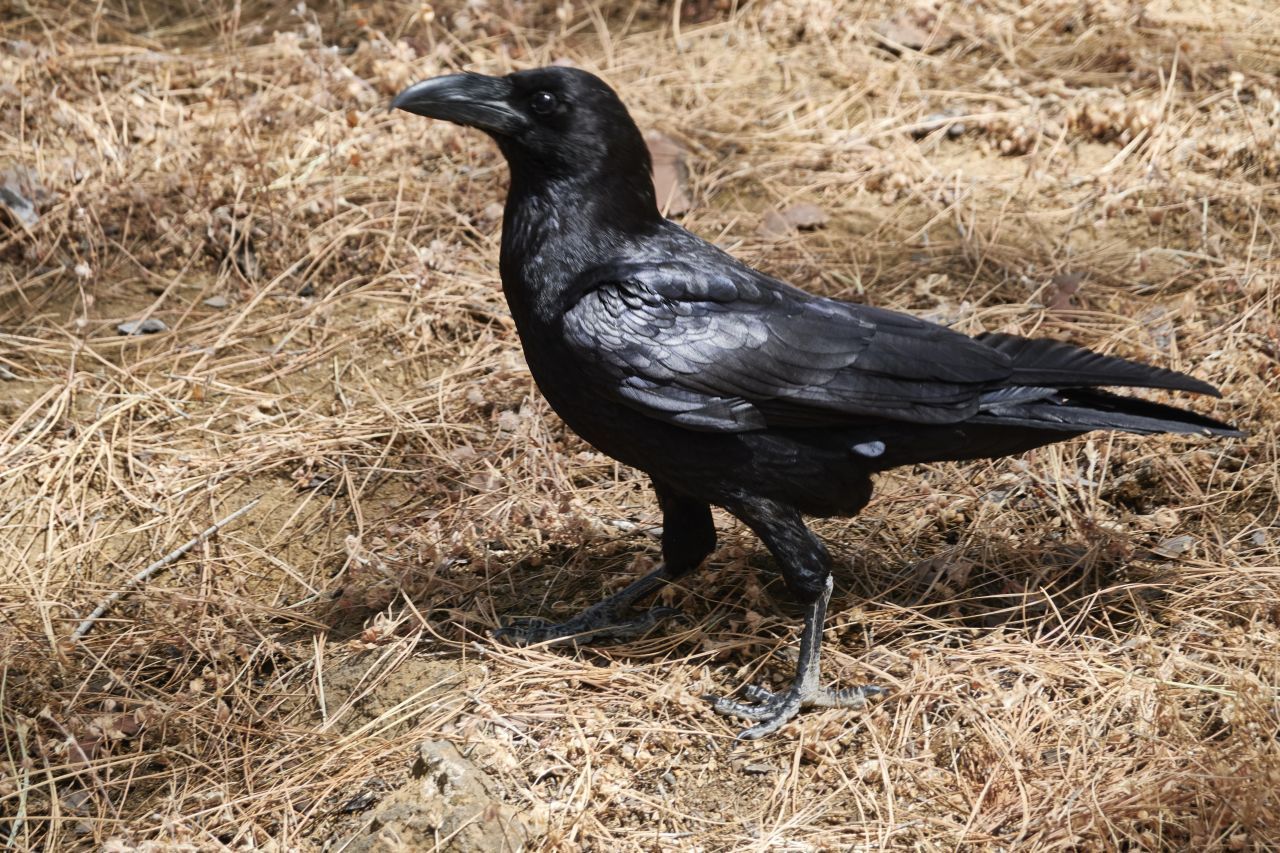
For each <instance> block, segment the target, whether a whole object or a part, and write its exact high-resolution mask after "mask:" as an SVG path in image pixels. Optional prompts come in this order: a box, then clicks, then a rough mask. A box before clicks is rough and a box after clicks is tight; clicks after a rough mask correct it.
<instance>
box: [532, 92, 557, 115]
mask: <svg viewBox="0 0 1280 853" xmlns="http://www.w3.org/2000/svg"><path fill="white" fill-rule="evenodd" d="M529 109H531V110H533V111H534V112H535V113H536V114H537V115H540V116H549V115H551V114H552V113H553V112H555V109H556V96H555V95H553V94H551V93H550V92H534V93H533V97H532V98H530V99H529Z"/></svg>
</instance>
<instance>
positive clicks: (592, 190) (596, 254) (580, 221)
mask: <svg viewBox="0 0 1280 853" xmlns="http://www.w3.org/2000/svg"><path fill="white" fill-rule="evenodd" d="M654 198H655V197H654V191H653V180H652V179H651V178H650V177H649V174H648V172H647V171H644V172H640V171H639V170H630V171H628V170H613V171H605V170H600V171H595V170H591V171H584V172H582V173H579V174H575V175H571V176H551V175H546V174H542V173H539V172H537V171H536V170H534V169H530V168H522V167H521V166H520V165H518V164H512V169H511V189H510V191H509V192H508V194H507V205H506V211H505V213H504V216H503V224H502V256H501V263H500V267H501V271H502V285H503V290H504V291H505V293H506V297H507V302H508V304H509V305H510V307H511V312H512V314H513V316H514V317H515V320H516V323H517V325H520V326H521V327H522V333H523V329H524V327H525V326H527V325H528V324H529V323H556V322H558V319H559V317H560V316H561V314H562V313H563V312H564V311H565V310H567V309H568V308H569V307H570V306H571V305H572V304H573V302H574V301H575V299H576V297H577V296H578V295H579V294H577V293H575V292H574V290H575V287H578V286H581V275H582V273H583V272H585V271H587V270H589V269H591V268H592V267H594V266H598V265H600V264H603V263H606V262H607V261H609V260H610V259H612V258H615V257H617V255H618V253H619V250H620V249H622V247H624V246H626V245H628V244H630V243H633V242H634V241H635V240H636V239H637V238H639V237H642V236H643V235H645V234H647V233H650V232H652V231H653V230H655V229H657V228H659V227H660V226H661V224H662V223H663V222H664V220H663V217H662V214H661V213H660V212H659V211H658V206H657V204H656V202H655V200H654Z"/></svg>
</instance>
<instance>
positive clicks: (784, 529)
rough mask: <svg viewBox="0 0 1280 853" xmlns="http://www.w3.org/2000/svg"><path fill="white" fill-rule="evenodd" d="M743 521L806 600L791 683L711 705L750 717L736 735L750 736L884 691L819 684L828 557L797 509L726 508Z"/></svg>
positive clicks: (763, 506) (751, 688) (858, 702)
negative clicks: (806, 711) (800, 715)
mask: <svg viewBox="0 0 1280 853" xmlns="http://www.w3.org/2000/svg"><path fill="white" fill-rule="evenodd" d="M732 511H733V512H734V514H735V515H737V516H738V517H739V518H741V519H742V520H743V521H744V522H746V523H747V524H748V525H749V526H750V527H751V528H752V529H753V530H755V532H756V533H757V534H758V535H759V536H760V538H761V540H763V541H764V543H765V545H766V546H768V548H769V550H770V551H772V552H773V555H774V558H775V559H777V561H778V564H779V567H780V568H781V569H782V572H783V577H784V578H785V579H786V581H787V586H788V587H789V588H790V590H791V592H792V593H793V594H794V595H795V596H796V597H797V598H799V599H800V600H801V601H806V600H807V601H808V602H809V607H808V610H806V611H805V615H804V628H803V630H802V631H801V632H800V659H799V661H797V663H796V675H795V678H794V679H792V682H791V686H790V687H788V688H787V689H786V690H784V691H782V692H780V693H773V692H771V691H769V690H765V689H764V688H761V687H755V686H749V687H747V688H746V689H745V690H744V691H743V693H744V694H745V695H746V698H747V699H748V701H749V702H752V703H754V704H747V703H745V702H735V701H733V700H732V699H725V698H715V697H708V698H709V699H711V700H712V707H713V708H714V709H715V710H716V711H718V712H720V713H721V714H729V715H732V716H735V717H742V718H744V719H747V720H753V721H756V723H757V724H756V725H754V726H752V727H751V728H749V729H746V730H745V731H743V732H741V733H739V735H738V737H739V738H740V739H742V740H755V739H756V738H761V737H764V736H765V735H767V734H770V733H772V732H775V731H777V730H778V729H779V728H781V727H782V725H783V724H784V723H786V722H787V721H788V720H790V719H791V718H792V717H794V716H795V715H796V714H798V713H800V711H801V710H802V709H804V708H861V707H863V706H864V705H866V704H867V700H868V699H871V698H873V697H875V696H879V695H880V694H882V693H884V692H885V691H884V690H883V689H881V688H879V687H875V686H872V685H866V686H862V687H853V688H848V689H844V690H837V689H835V688H831V687H822V686H821V685H820V684H819V683H818V682H819V679H820V678H821V660H820V659H821V654H822V626H823V622H824V621H825V620H826V616H827V603H828V602H829V601H830V600H831V571H830V559H831V558H830V556H829V555H828V554H827V549H826V548H825V547H824V546H823V545H822V542H820V541H819V540H818V538H817V537H816V536H814V535H813V533H811V532H810V531H809V529H808V528H807V527H805V525H804V522H803V520H801V518H800V516H799V514H798V513H796V512H795V511H794V510H790V509H788V508H786V507H782V506H780V505H777V504H772V503H768V504H766V503H763V502H758V503H753V504H751V505H744V506H741V507H734V508H733V509H732Z"/></svg>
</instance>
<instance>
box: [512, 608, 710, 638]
mask: <svg viewBox="0 0 1280 853" xmlns="http://www.w3.org/2000/svg"><path fill="white" fill-rule="evenodd" d="M610 603H611V602H609V601H602V602H600V603H599V604H597V605H595V606H593V607H588V608H587V609H586V610H584V611H582V612H581V613H579V614H578V615H577V616H574V617H573V618H572V619H567V620H565V621H564V622H558V623H557V622H549V621H547V620H546V619H523V620H520V621H519V622H516V623H513V624H511V625H507V626H506V627H504V628H499V629H498V630H497V631H494V632H493V636H494V639H497V640H501V641H502V642H504V643H511V644H512V645H517V646H532V645H537V644H539V643H546V644H547V645H550V646H578V645H586V644H588V643H595V642H599V641H601V640H634V639H636V638H638V637H643V636H644V635H645V634H648V633H649V632H650V631H651V630H653V627H654V626H655V625H657V624H658V623H659V622H661V621H663V620H664V619H670V618H672V617H680V618H684V614H683V613H681V612H680V611H679V610H677V609H675V608H674V607H654V608H653V609H651V610H646V611H643V612H641V613H639V614H637V615H635V617H634V618H631V619H622V618H621V615H620V614H619V613H618V612H617V608H614V607H606V606H605V605H607V604H610Z"/></svg>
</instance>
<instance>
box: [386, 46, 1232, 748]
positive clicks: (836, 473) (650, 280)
mask: <svg viewBox="0 0 1280 853" xmlns="http://www.w3.org/2000/svg"><path fill="white" fill-rule="evenodd" d="M392 106H393V107H398V108H400V109H403V110H408V111H409V112H413V113H417V114H419V115H423V116H428V117H431V118H438V119H444V120H446V121H451V122H455V123H457V124H462V125H466V126H469V127H474V128H477V129H479V130H482V131H484V132H485V133H487V134H488V135H489V136H491V137H492V138H493V139H494V140H495V141H496V142H497V144H498V147H499V148H500V149H501V150H502V153H503V155H505V157H506V159H507V163H508V164H509V166H510V169H511V186H510V190H509V191H508V194H507V204H506V212H505V217H504V219H503V226H502V254H501V258H500V262H499V266H500V270H501V274H502V288H503V291H504V293H505V294H506V298H507V303H508V305H509V306H510V307H511V315H512V317H513V318H514V319H515V324H516V328H517V330H518V331H519V334H520V341H521V343H522V344H523V346H524V354H525V358H526V360H527V361H528V363H529V370H530V371H531V372H532V374H533V378H534V380H535V381H536V382H537V384H538V388H539V389H540V390H541V391H542V393H543V394H545V395H546V398H547V400H548V401H549V402H550V403H551V407H552V408H553V409H555V411H556V412H557V413H558V414H559V415H560V417H562V418H563V419H564V421H565V423H567V424H568V425H569V426H570V428H572V429H573V430H574V431H575V432H577V433H578V435H580V436H582V437H583V438H584V439H586V440H587V441H588V442H590V443H591V444H592V445H594V446H595V447H597V448H598V449H599V450H601V451H602V452H604V453H606V454H608V455H609V456H612V457H614V458H615V459H618V460H620V461H622V462H624V463H626V464H627V465H632V466H634V467H636V468H639V469H640V470H642V471H644V472H645V473H647V474H648V475H649V476H650V477H651V478H652V480H653V486H654V489H655V491H656V492H657V496H658V502H659V504H660V505H661V507H662V513H663V525H662V528H663V533H662V557H663V563H662V566H661V568H659V569H657V570H656V571H654V572H652V573H651V574H649V575H647V576H645V577H643V578H640V579H639V580H637V581H635V582H634V583H632V584H631V585H630V586H628V587H627V588H626V589H624V590H622V591H621V592H619V593H617V594H615V595H613V596H611V597H609V598H608V599H606V600H605V601H602V602H600V603H599V604H597V605H595V606H594V607H591V608H589V609H587V610H585V611H583V612H582V613H580V614H579V615H577V616H575V617H574V618H572V619H570V620H568V621H567V622H564V623H562V624H558V625H551V624H546V623H543V624H541V625H534V626H527V627H523V628H508V629H504V631H503V632H499V633H500V634H505V635H506V636H508V637H512V638H515V639H518V640H523V641H526V642H543V641H551V642H571V641H575V640H577V641H585V640H589V639H595V638H600V637H606V636H607V637H625V636H630V635H634V634H635V633H636V632H638V631H643V630H645V629H647V628H648V627H650V626H651V625H652V624H653V623H654V621H655V620H656V619H658V618H660V617H662V616H664V615H667V614H668V613H669V612H670V611H669V609H667V608H657V609H655V610H651V611H649V612H648V613H644V614H639V615H636V614H633V613H630V612H629V611H630V609H631V605H632V604H633V603H634V602H635V601H636V600H637V599H639V598H640V597H641V596H644V595H646V594H648V593H650V592H653V591H654V590H656V589H658V588H659V587H660V586H661V585H662V584H663V583H665V582H667V581H670V580H673V579H675V578H679V577H681V576H683V575H685V574H686V573H688V572H690V571H692V570H693V569H695V568H697V567H698V565H699V564H700V563H701V562H702V561H703V559H704V558H705V557H706V556H707V555H708V554H710V553H711V551H712V549H713V548H714V547H715V544H716V531H715V527H714V525H713V524H712V520H711V507H712V505H715V506H720V507H723V508H724V509H726V510H727V511H728V512H730V513H731V514H733V515H734V516H736V517H737V518H739V519H741V520H742V521H743V522H744V523H745V524H746V525H747V526H748V527H750V528H751V529H752V530H753V531H755V533H756V535H758V536H759V537H760V538H761V540H763V541H764V544H765V545H766V546H767V547H768V549H769V550H770V551H771V552H772V553H773V556H774V558H775V559H776V560H777V563H778V567H779V569H780V570H781V572H782V576H783V577H784V578H785V580H786V585H787V587H788V589H789V590H790V592H791V593H792V594H793V595H794V596H795V597H796V598H797V599H798V600H799V601H800V602H801V603H803V604H804V605H805V606H806V613H805V620H804V628H803V630H802V632H801V634H800V654H799V662H798V664H797V668H796V675H795V679H794V681H793V682H792V684H791V686H790V687H789V688H788V689H786V690H783V691H781V692H778V693H771V692H769V691H766V690H763V689H759V688H754V687H752V688H748V690H747V692H746V698H747V699H748V701H747V702H736V701H731V700H729V699H716V700H715V703H714V707H715V709H716V710H717V711H720V712H722V713H726V714H731V715H735V716H738V717H743V718H746V719H748V720H751V721H754V722H755V723H756V725H754V726H752V727H751V728H749V729H747V730H746V731H744V732H742V734H741V737H744V738H757V737H761V736H762V735H765V734H768V733H769V732H772V731H775V730H776V729H777V728H778V727H779V726H781V725H782V724H783V723H785V722H786V721H787V720H789V719H790V718H792V717H793V716H795V714H796V713H797V712H799V711H800V709H802V708H805V707H813V706H818V707H849V708H857V707H860V706H862V705H864V704H865V703H866V701H867V699H868V698H869V697H871V696H874V695H876V694H878V693H880V692H881V691H880V690H879V689H878V688H875V687H854V688H851V689H845V690H838V689H834V688H830V687H825V686H823V685H822V684H820V681H819V659H818V658H819V650H820V646H821V640H822V626H823V619H824V617H825V614H826V608H827V602H828V600H829V599H830V597H831V557H830V556H829V555H828V553H827V549H826V548H825V547H824V546H823V544H822V542H821V541H819V539H818V538H817V537H816V536H814V535H813V533H812V532H810V531H809V529H808V528H807V527H806V526H805V523H804V519H803V517H804V516H805V515H814V516H850V515H854V514H855V513H857V512H858V511H859V510H861V509H862V507H863V506H864V505H866V503H867V501H868V500H869V499H870V497H871V475H872V474H875V473H876V472H878V471H883V470H885V469H887V468H892V467H894V466H897V465H911V464H913V463H919V462H934V461H940V460H948V459H976V458H984V457H997V456H1005V455H1007V454H1012V453H1021V452H1022V451H1025V450H1028V449H1030V448H1033V447H1039V446H1041V445H1044V444H1049V443H1051V442H1054V441H1061V440H1063V439H1066V438H1070V437H1072V436H1076V435H1080V434H1081V433H1085V432H1088V431H1090V430H1096V429H1114V430H1122V431H1124V432H1134V433H1161V432H1176V433H1194V434H1201V435H1223V436H1234V435H1239V434H1240V433H1239V432H1237V431H1236V430H1234V429H1232V428H1231V427H1230V426H1228V425H1226V424H1223V423H1220V422H1218V421H1215V420H1212V419H1210V418H1207V417H1203V416H1201V415H1198V414H1194V413H1192V412H1188V411H1184V410H1181V409H1177V408H1174V407H1171V406H1166V405H1161V404H1158V403H1152V402H1147V401H1145V400H1139V399H1135V398H1131V397H1124V396H1119V395H1116V394H1112V393H1109V392H1107V391H1102V390H1099V386H1131V387H1144V388H1166V389H1172V390H1178V391H1190V392H1194V393H1198V394H1210V395H1214V396H1218V392H1217V391H1216V390H1215V389H1214V388H1213V386H1211V385H1209V384H1207V383H1205V382H1201V381H1200V380H1198V379H1193V378H1192V377H1190V376H1187V375H1185V374H1182V373H1177V372H1174V371H1171V370H1164V369H1161V368H1158V367H1150V366H1148V365H1145V364H1138V363H1136V362H1132V361H1126V360H1124V359H1120V358H1111V357H1108V356H1104V355H1099V354H1097V353H1094V352H1091V351H1089V350H1087V349H1082V348H1081V347H1077V346H1072V345H1070V344H1066V343H1060V342H1057V341H1051V340H1043V339H1028V338H1022V337H1017V336H1014V335H1005V334H993V333H988V334H983V335H979V336H977V337H969V336H967V335H963V334H960V333H958V332H954V331H952V330H950V329H947V328H945V327H943V326H939V325H936V324H934V323H929V322H926V321H924V320H919V319H916V318H914V317H911V316H908V315H905V314H899V313H896V312H893V311H886V310H883V309H879V308H871V307H867V306H865V305H856V304H852V303H849V302H841V301H837V300H834V299H824V298H822V297H818V296H813V295H811V294H808V293H805V292H804V291H801V290H797V289H796V288H794V287H791V286H790V285H787V284H784V283H783V282H781V281H778V280H777V279H773V278H770V277H769V276H767V275H764V274H763V273H760V272H757V271H756V270H754V269H752V268H750V267H748V266H746V265H745V264H743V263H740V262H739V261H737V260H735V259H734V258H732V257H731V256H729V255H728V254H726V253H725V252H723V251H721V250H720V249H718V248H716V247H715V246H713V245H711V244H710V243H707V242H706V241H704V240H702V239H700V238H698V237H695V236H694V235H693V234H691V233H689V232H688V231H686V230H685V229H684V228H682V227H680V226H679V225H677V224H675V223H674V222H671V221H669V220H667V219H665V218H664V217H663V216H662V213H661V212H660V211H659V209H658V205H657V203H656V200H655V197H654V188H653V181H652V177H651V174H650V160H649V153H648V150H647V149H646V147H645V142H644V139H643V138H642V137H641V135H640V131H639V130H638V129H637V128H636V125H635V123H634V122H633V121H632V120H631V116H630V115H629V114H628V113H627V110H626V107H624V106H623V104H622V101H621V100H619V99H618V96H617V95H616V94H615V93H614V91H613V90H612V89H610V88H609V87H608V86H607V85H606V84H605V83H604V82H603V81H601V80H600V79H599V78H597V77H595V76H593V75H591V74H588V73H587V72H585V71H580V70H577V69H573V68H560V67H551V68H537V69H532V70H528V71H519V72H516V73H514V74H509V75H507V76H505V77H488V76H483V75H480V74H452V75H449V76H445V77H437V78H434V79H430V80H425V81H423V82H421V83H417V84H415V85H413V86H410V87H409V88H408V89H405V90H404V91H403V92H401V93H400V94H399V95H398V96H397V97H396V98H395V100H394V101H393V102H392Z"/></svg>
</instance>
